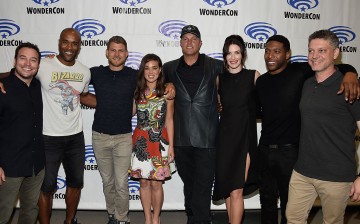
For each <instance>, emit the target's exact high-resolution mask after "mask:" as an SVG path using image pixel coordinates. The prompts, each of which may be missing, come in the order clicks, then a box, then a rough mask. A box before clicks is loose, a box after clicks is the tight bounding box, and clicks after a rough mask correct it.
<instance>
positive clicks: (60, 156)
mask: <svg viewBox="0 0 360 224" xmlns="http://www.w3.org/2000/svg"><path fill="white" fill-rule="evenodd" d="M43 137H44V147H45V158H46V165H45V178H44V182H43V184H42V186H41V191H43V192H53V191H56V184H57V175H58V172H59V167H60V164H61V163H62V164H63V167H64V171H65V175H66V185H67V186H68V187H71V188H82V187H83V182H84V163H85V141H84V134H83V132H80V133H78V134H75V135H69V136H47V135H44V136H43Z"/></svg>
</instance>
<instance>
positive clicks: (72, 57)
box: [57, 28, 81, 66]
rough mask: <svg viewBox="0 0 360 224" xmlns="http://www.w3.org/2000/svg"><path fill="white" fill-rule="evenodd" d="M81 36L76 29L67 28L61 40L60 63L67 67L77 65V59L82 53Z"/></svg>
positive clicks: (61, 35)
mask: <svg viewBox="0 0 360 224" xmlns="http://www.w3.org/2000/svg"><path fill="white" fill-rule="evenodd" d="M80 47H81V35H80V33H79V32H78V31H77V30H76V29H74V28H66V29H64V30H63V31H62V32H61V34H60V39H59V55H58V56H57V58H58V59H59V61H60V62H61V63H62V64H64V65H67V66H72V65H74V64H75V61H76V58H77V56H78V54H79V52H80Z"/></svg>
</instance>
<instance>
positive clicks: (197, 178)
mask: <svg viewBox="0 0 360 224" xmlns="http://www.w3.org/2000/svg"><path fill="white" fill-rule="evenodd" d="M215 154H216V150H215V149H213V148H210V149H208V148H197V147H192V146H189V147H175V162H176V166H177V171H178V172H179V176H180V178H181V180H182V181H183V183H184V197H185V212H186V215H187V216H188V223H191V224H192V223H210V222H211V216H210V206H211V193H212V187H213V181H214V172H215Z"/></svg>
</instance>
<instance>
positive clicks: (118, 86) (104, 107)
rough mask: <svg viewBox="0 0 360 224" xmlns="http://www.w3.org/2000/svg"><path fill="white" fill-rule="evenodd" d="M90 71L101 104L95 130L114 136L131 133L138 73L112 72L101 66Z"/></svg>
mask: <svg viewBox="0 0 360 224" xmlns="http://www.w3.org/2000/svg"><path fill="white" fill-rule="evenodd" d="M90 71H91V84H93V86H94V90H95V94H96V102H97V103H96V111H95V115H94V123H93V130H94V131H97V132H100V133H105V134H111V135H114V134H125V133H129V132H131V118H132V108H133V99H134V91H135V87H136V76H137V70H134V69H132V68H129V67H124V68H123V69H122V70H121V71H112V70H110V68H109V66H106V67H104V66H99V67H93V68H91V69H90Z"/></svg>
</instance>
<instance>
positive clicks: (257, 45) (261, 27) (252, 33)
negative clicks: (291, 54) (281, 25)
mask: <svg viewBox="0 0 360 224" xmlns="http://www.w3.org/2000/svg"><path fill="white" fill-rule="evenodd" d="M244 32H245V34H246V35H247V36H248V37H250V38H251V39H253V40H256V42H245V46H246V48H252V49H265V47H266V40H267V39H268V38H269V37H271V36H273V35H275V34H277V30H276V29H275V28H274V27H273V25H271V24H270V23H266V22H254V23H250V24H249V25H247V26H246V27H245V29H244Z"/></svg>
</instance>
